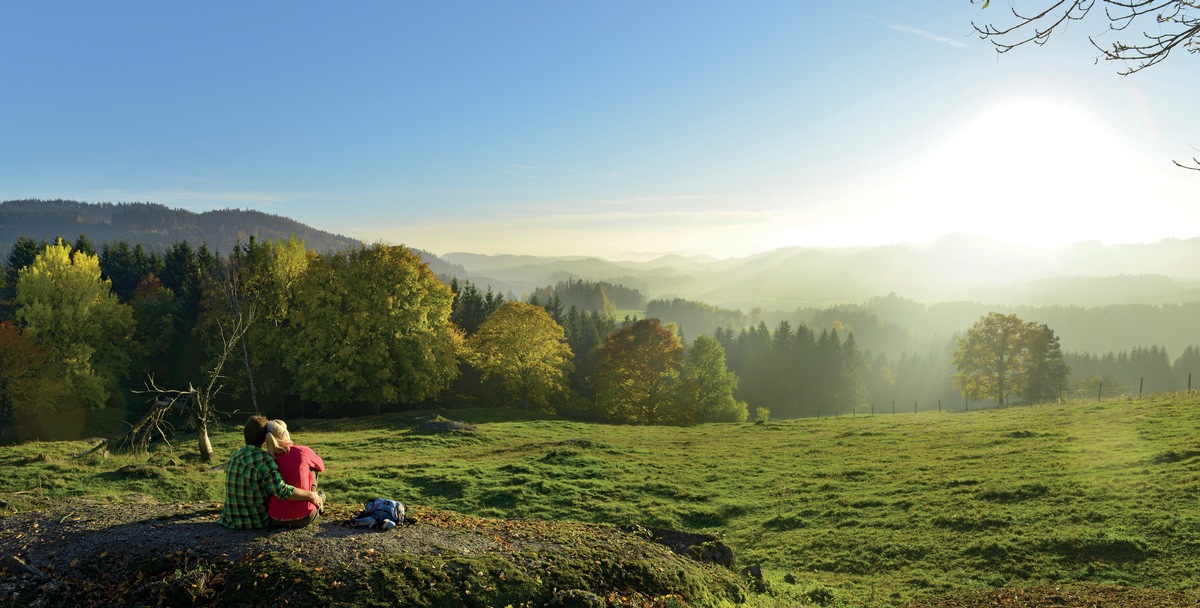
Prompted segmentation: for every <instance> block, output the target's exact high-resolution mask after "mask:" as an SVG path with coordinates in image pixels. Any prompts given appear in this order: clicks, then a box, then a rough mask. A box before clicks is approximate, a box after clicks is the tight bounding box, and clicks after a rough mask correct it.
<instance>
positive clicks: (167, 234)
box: [0, 199, 359, 253]
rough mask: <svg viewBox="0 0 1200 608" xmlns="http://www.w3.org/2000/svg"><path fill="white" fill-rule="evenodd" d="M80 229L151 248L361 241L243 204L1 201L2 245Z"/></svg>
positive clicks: (333, 246)
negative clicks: (195, 208)
mask: <svg viewBox="0 0 1200 608" xmlns="http://www.w3.org/2000/svg"><path fill="white" fill-rule="evenodd" d="M80 234H86V235H87V237H88V238H89V239H90V240H91V241H92V242H93V243H95V244H96V246H97V247H99V246H100V244H101V243H107V242H114V241H126V242H129V243H131V244H132V243H140V244H142V246H144V247H145V248H146V249H148V250H150V251H163V250H165V249H166V248H167V247H168V246H170V245H172V244H174V243H177V242H179V241H187V242H188V243H189V244H191V245H193V246H197V247H198V246H199V245H200V244H201V243H207V244H208V247H209V249H213V250H217V251H220V252H223V253H228V252H229V251H232V250H233V248H234V246H235V245H236V244H237V243H239V242H240V243H246V242H247V241H249V240H250V237H254V238H255V239H258V240H283V239H287V238H288V237H289V236H291V235H293V234H294V235H296V237H297V238H300V239H303V240H304V243H305V245H306V246H307V247H308V248H309V249H313V250H316V251H322V252H324V251H334V250H340V249H345V248H347V247H350V246H354V245H358V244H359V241H357V240H355V239H352V238H349V237H345V236H342V235H339V234H333V233H330V232H325V231H324V230H318V229H316V228H313V227H311V226H307V225H305V224H301V223H300V222H297V221H295V220H292V219H289V218H286V217H282V216H278V215H271V214H267V213H263V212H261V211H253V210H243V209H219V210H215V211H205V212H203V213H194V212H191V211H187V210H185V209H172V208H170V207H167V206H166V205H160V204H158V203H83V202H79V201H68V200H38V199H26V200H14V201H4V202H0V244H2V245H3V247H4V248H5V250H7V248H8V247H10V246H11V245H12V243H13V242H15V241H16V240H17V239H19V238H21V237H30V238H32V239H35V240H42V239H45V240H47V241H49V240H51V239H54V238H55V237H62V238H63V239H64V240H69V241H74V240H75V239H76V238H77V237H78V236H79V235H80Z"/></svg>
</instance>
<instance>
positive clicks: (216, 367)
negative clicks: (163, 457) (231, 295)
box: [78, 311, 254, 462]
mask: <svg viewBox="0 0 1200 608" xmlns="http://www.w3.org/2000/svg"><path fill="white" fill-rule="evenodd" d="M253 322H254V314H253V311H251V312H250V314H249V316H247V317H243V316H242V315H241V314H238V315H235V316H234V318H233V323H232V324H231V325H230V326H229V327H226V326H225V324H223V323H220V322H217V324H216V326H217V333H218V337H219V338H220V341H221V350H220V351H219V352H218V353H217V356H216V358H215V360H214V362H213V366H212V368H211V369H209V370H208V371H206V372H204V375H205V381H204V382H203V383H201V385H200V386H198V387H197V386H196V385H194V384H192V383H190V382H189V383H188V387H187V389H186V390H181V389H171V388H163V387H161V386H158V384H157V383H156V382H155V381H154V376H150V377H149V378H148V379H147V381H146V384H145V388H144V389H143V390H135V391H133V392H134V393H138V394H147V395H151V396H152V398H153V405H152V406H151V407H150V411H148V412H146V414H145V415H144V416H142V418H141V420H139V421H138V422H137V423H136V424H134V425H132V426H131V427H130V429H129V430H128V431H126V432H125V433H124V434H122V435H120V436H117V437H114V438H111V439H105V440H104V441H101V442H100V443H99V444H97V445H96V446H95V447H93V448H92V449H90V450H88V451H87V452H84V453H83V454H80V455H79V456H78V457H82V456H86V455H88V454H91V453H94V452H97V451H100V450H103V449H108V450H109V451H111V452H114V453H136V454H145V453H146V451H147V449H148V448H149V446H150V442H151V441H153V440H154V438H155V436H158V437H161V438H162V439H163V440H166V438H167V436H168V434H169V432H168V431H169V430H172V429H170V425H169V424H168V423H167V422H166V421H165V418H166V416H167V415H168V414H170V413H171V412H178V413H181V414H183V415H185V416H187V418H188V419H189V420H190V421H191V423H192V426H194V427H195V428H196V444H197V445H196V447H197V450H198V451H199V453H200V460H201V461H203V462H211V461H212V454H213V449H212V440H210V439H209V437H208V425H209V424H210V423H212V422H215V421H216V420H217V419H218V418H219V417H220V416H221V414H222V412H220V411H219V410H217V407H216V404H215V398H216V396H217V395H218V394H219V393H220V392H221V389H222V388H223V387H224V385H225V379H226V378H225V376H224V375H222V370H224V368H225V363H226V362H227V361H228V360H229V358H230V356H231V355H232V354H233V352H234V350H235V349H237V347H238V344H239V341H240V340H241V337H242V336H243V335H244V334H245V333H246V330H247V329H249V327H250V325H251V324H252V323H253Z"/></svg>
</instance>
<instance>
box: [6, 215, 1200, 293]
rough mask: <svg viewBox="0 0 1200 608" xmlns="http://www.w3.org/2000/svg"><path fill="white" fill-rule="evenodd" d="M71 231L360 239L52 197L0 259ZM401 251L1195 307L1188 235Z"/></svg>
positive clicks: (704, 285) (552, 276) (552, 280)
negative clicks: (590, 250)
mask: <svg viewBox="0 0 1200 608" xmlns="http://www.w3.org/2000/svg"><path fill="white" fill-rule="evenodd" d="M81 233H82V234H86V235H87V236H88V238H90V239H91V240H92V241H93V242H94V243H96V244H97V246H99V245H100V244H101V243H104V242H111V241H117V240H125V241H128V242H130V243H131V244H132V243H141V244H142V245H143V246H145V247H146V248H147V249H150V250H151V251H161V250H162V249H164V248H165V247H166V246H168V245H170V244H172V243H175V242H178V241H182V240H186V241H188V242H189V243H192V244H193V245H199V244H200V243H204V242H206V243H208V246H209V248H210V249H215V250H218V251H221V252H228V251H230V250H231V249H232V248H233V247H234V245H235V244H236V243H238V242H242V243H245V242H246V241H248V240H249V237H250V236H254V237H255V238H257V239H264V240H265V239H270V240H278V239H286V238H287V237H288V236H290V235H292V234H295V235H296V236H297V237H299V238H302V239H304V241H305V244H306V245H307V247H308V248H309V249H312V250H316V251H320V252H326V251H334V250H341V249H345V248H347V247H351V246H358V245H360V244H361V243H360V241H357V240H355V239H353V238H350V237H345V236H341V235H338V234H333V233H329V232H325V231H322V230H318V229H316V228H312V227H310V226H307V225H305V224H301V223H299V222H296V221H294V220H291V219H288V218H286V217H281V216H276V215H270V214H266V213H262V212H259V211H250V210H237V209H224V210H217V211H208V212H204V213H193V212H191V211H186V210H182V209H171V208H168V207H166V206H164V205H160V204H156V203H117V204H113V203H98V204H91V203H81V202H77V201H63V200H54V201H43V200H21V201H7V202H2V203H0V248H2V249H3V250H4V251H0V253H6V250H7V248H8V247H10V246H11V244H12V243H13V242H14V241H15V240H16V239H18V238H19V237H22V236H28V237H32V238H35V239H47V240H49V239H52V238H54V237H55V236H61V237H63V238H64V239H71V240H74V239H75V238H76V237H77V236H79V234H81ZM397 240H401V241H402V240H403V239H397ZM413 250H414V251H415V252H416V253H418V254H419V255H420V256H421V258H422V259H423V260H424V261H425V262H426V263H428V264H429V267H430V269H431V270H433V271H434V272H435V273H437V274H438V275H439V276H441V277H443V278H444V279H445V280H447V281H448V280H449V279H450V278H451V277H455V278H458V279H459V280H460V281H461V280H470V281H471V282H472V283H475V284H476V285H478V286H479V287H480V288H486V287H491V288H492V289H493V290H495V291H497V292H499V293H501V294H505V295H508V296H512V297H518V298H519V297H525V296H527V295H528V294H531V293H533V291H534V290H535V289H538V288H539V287H546V286H552V285H554V284H556V283H558V282H560V281H566V280H567V279H575V280H586V281H607V282H611V283H614V284H621V285H624V286H626V287H630V288H633V289H637V290H639V291H641V292H642V293H643V294H644V295H646V296H647V298H648V299H660V298H684V299H687V300H693V301H698V302H704V303H707V304H712V305H714V306H720V307H724V308H736V309H741V310H746V311H749V310H751V309H754V308H761V309H763V310H767V311H771V310H778V311H793V310H796V309H798V308H804V307H825V306H834V305H840V304H859V303H863V302H866V301H868V300H870V299H871V298H876V297H879V296H884V295H887V294H890V293H895V294H899V295H901V296H903V297H905V298H909V299H912V300H914V301H918V302H930V303H932V302H953V301H971V302H980V303H984V304H995V305H1032V306H1050V305H1078V306H1100V305H1110V304H1179V303H1186V302H1198V301H1200V264H1198V263H1197V262H1196V261H1197V260H1200V238H1190V239H1166V240H1163V241H1159V242H1157V243H1147V244H1129V245H1103V244H1101V243H1098V242H1084V243H1077V244H1074V245H1070V246H1067V247H1060V248H1054V249H1050V248H1046V249H1042V248H1035V247H1025V246H1018V245H1011V244H1008V243H1003V242H1000V241H997V240H994V239H988V238H984V237H980V236H976V235H970V234H953V235H948V236H945V237H943V238H941V239H938V240H935V241H933V242H931V243H926V244H905V245H888V246H879V247H846V248H813V247H783V248H778V249H773V250H770V251H766V252H762V253H759V254H755V255H750V256H746V257H740V258H726V259H717V258H712V257H709V256H705V255H683V254H678V253H669V254H664V255H662V256H658V257H655V258H652V259H651V258H650V256H647V255H645V254H638V257H639V260H637V261H631V260H605V259H601V258H597V257H587V256H554V257H543V256H532V255H484V254H475V253H466V252H455V253H447V254H444V255H442V256H437V255H434V254H431V253H429V252H426V251H422V250H420V249H418V248H416V247H413Z"/></svg>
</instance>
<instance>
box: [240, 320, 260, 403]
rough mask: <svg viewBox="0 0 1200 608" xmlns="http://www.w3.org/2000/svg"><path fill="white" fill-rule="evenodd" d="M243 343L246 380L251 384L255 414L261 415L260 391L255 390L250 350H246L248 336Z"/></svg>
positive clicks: (251, 401)
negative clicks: (259, 406)
mask: <svg viewBox="0 0 1200 608" xmlns="http://www.w3.org/2000/svg"><path fill="white" fill-rule="evenodd" d="M240 342H241V343H242V363H243V364H244V365H245V367H246V379H247V380H248V381H249V383H250V403H252V404H254V413H255V414H261V413H262V410H261V409H259V408H258V391H256V390H255V389H254V372H253V371H251V370H250V350H249V349H247V348H246V334H245V333H243V334H242V337H241V339H240Z"/></svg>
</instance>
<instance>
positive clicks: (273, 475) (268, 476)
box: [217, 416, 324, 530]
mask: <svg viewBox="0 0 1200 608" xmlns="http://www.w3.org/2000/svg"><path fill="white" fill-rule="evenodd" d="M243 433H244V435H245V439H246V445H244V446H242V447H241V448H238V450H237V451H236V452H234V453H233V456H230V457H229V464H228V465H227V466H226V468H225V506H224V507H222V509H221V518H220V519H218V520H217V523H219V524H221V525H222V526H225V527H226V528H232V529H235V530H245V529H253V528H266V527H267V526H268V525H269V524H270V521H271V520H270V518H269V517H268V516H267V499H268V498H270V497H271V496H272V495H274V496H276V497H277V498H281V499H283V500H307V501H309V502H311V503H313V504H314V505H317V508H318V509H320V508H321V507H322V506H323V503H324V499H323V498H322V497H321V495H320V494H318V493H316V492H309V491H307V490H302V489H300V488H296V487H292V486H290V485H288V484H286V483H284V481H283V476H281V475H280V474H279V467H278V466H276V465H275V459H274V458H271V455H270V454H267V452H266V450H264V449H262V447H263V444H264V443H266V441H267V419H266V418H264V417H262V416H251V417H250V419H249V420H247V421H246V427H245V429H244V430H243Z"/></svg>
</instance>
